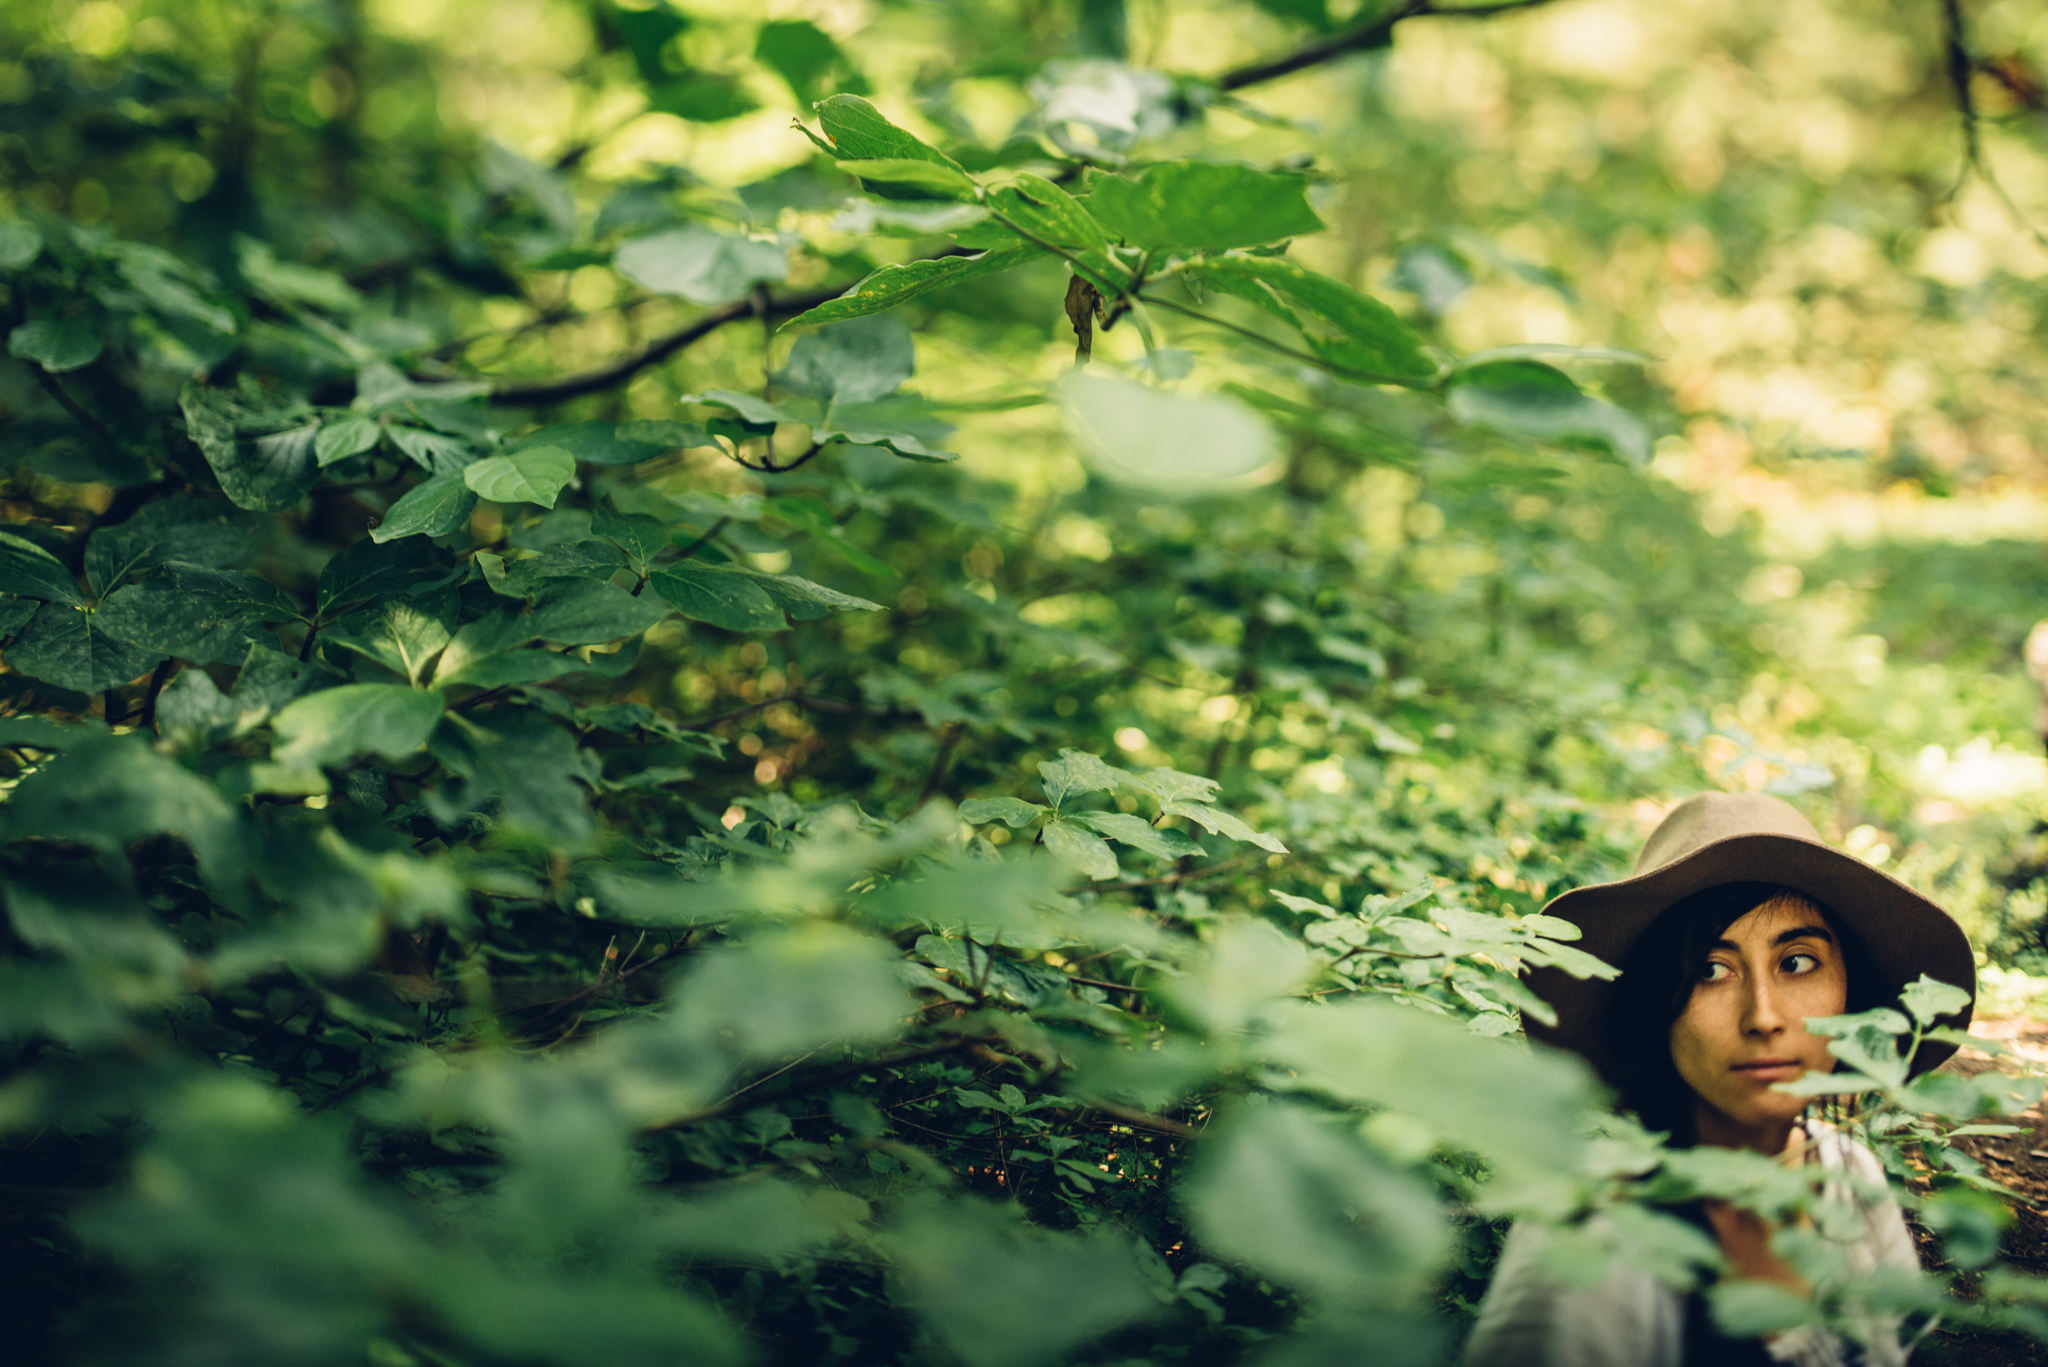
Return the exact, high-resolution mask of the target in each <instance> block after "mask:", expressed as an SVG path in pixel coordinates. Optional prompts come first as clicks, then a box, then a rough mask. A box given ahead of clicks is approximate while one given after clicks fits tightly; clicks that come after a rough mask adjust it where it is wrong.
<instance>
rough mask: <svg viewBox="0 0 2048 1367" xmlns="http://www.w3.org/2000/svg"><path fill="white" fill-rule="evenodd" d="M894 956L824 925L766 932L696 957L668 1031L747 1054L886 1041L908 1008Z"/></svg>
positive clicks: (766, 1055) (768, 1055)
mask: <svg viewBox="0 0 2048 1367" xmlns="http://www.w3.org/2000/svg"><path fill="white" fill-rule="evenodd" d="M899 962H900V960H899V958H898V956H897V955H896V954H894V953H893V952H891V951H890V950H889V948H888V947H887V946H886V945H884V944H883V943H882V942H881V941H879V940H876V939H874V938H873V937H870V936H867V935H861V934H857V933H855V932H853V931H851V930H848V929H846V928H845V927H843V926H836V925H832V924H830V923H829V922H811V923H809V924H805V925H800V926H796V927H792V928H790V929H786V930H774V931H769V932H767V933H765V934H760V935H756V936H754V937H751V938H750V939H749V940H748V942H747V944H746V945H745V946H744V947H743V948H737V949H727V950H719V951H714V952H712V953H709V954H705V955H703V956H701V957H700V959H699V961H698V962H697V964H695V965H694V966H693V967H692V968H691V969H690V970H689V971H688V972H687V973H685V974H683V975H682V980H681V981H680V982H679V983H678V984H677V985H676V987H675V989H674V994H673V995H674V1001H675V1010H674V1014H673V1015H672V1016H671V1017H670V1022H669V1027H670V1029H671V1030H672V1031H673V1032H674V1034H676V1035H678V1036H680V1037H682V1038H683V1039H701V1040H702V1041H704V1044H705V1045H706V1046H710V1047H719V1046H721V1045H722V1046H723V1047H724V1048H726V1049H730V1050H733V1051H734V1052H736V1053H738V1054H739V1056H740V1057H741V1058H744V1059H750V1060H767V1059H779V1058H783V1057H786V1056H788V1055H790V1054H793V1053H801V1052H802V1051H804V1050H806V1049H815V1048H817V1047H818V1046H819V1045H821V1044H825V1043H827V1042H829V1041H834V1040H845V1041H847V1042H848V1043H868V1042H872V1041H877V1040H886V1039H890V1038H892V1037H894V1036H896V1035H898V1034H901V1033H902V1031H903V1026H904V1024H905V1022H906V1020H907V1018H908V1017H909V1015H910V1013H911V1012H912V1011H914V1010H915V1009H916V1003H915V1002H913V1001H912V1000H911V998H910V994H909V993H907V992H905V991H904V990H903V978H902V974H901V973H900V972H899V970H898V964H899ZM714 1041H715V1042H716V1043H714Z"/></svg>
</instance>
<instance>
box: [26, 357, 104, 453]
mask: <svg viewBox="0 0 2048 1367" xmlns="http://www.w3.org/2000/svg"><path fill="white" fill-rule="evenodd" d="M29 369H31V370H33V371H34V372H35V375H36V383H37V384H40V385H41V386H42V387H43V389H44V391H45V392H47V393H48V394H49V396H50V397H51V398H53V399H55V400H56V401H57V402H58V403H60V404H62V405H64V411H65V412H66V413H69V414H70V415H71V416H72V417H74V418H76V419H78V422H79V425H80V426H82V427H84V428H85V430H86V431H88V432H90V433H92V434H93V435H94V436H96V437H98V438H99V439H100V440H101V441H104V442H106V443H107V444H108V445H110V446H117V445H119V444H120V443H119V442H118V441H117V440H116V439H115V437H114V434H113V432H112V431H110V430H109V429H108V427H107V425H106V424H105V423H103V422H101V421H100V420H99V419H98V418H96V417H94V416H93V415H92V414H91V413H90V412H89V411H88V410H87V409H86V408H85V407H84V405H82V404H80V403H79V402H78V400H76V399H74V398H72V397H71V391H70V390H68V389H66V388H65V387H64V386H63V384H62V382H60V381H59V380H58V379H57V377H56V376H55V375H52V374H51V373H50V372H49V371H47V370H45V369H43V367H42V365H41V364H40V363H37V364H34V365H31V366H30V367H29Z"/></svg>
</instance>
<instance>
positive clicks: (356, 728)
mask: <svg viewBox="0 0 2048 1367" xmlns="http://www.w3.org/2000/svg"><path fill="white" fill-rule="evenodd" d="M446 705H447V704H446V700H445V699H443V697H442V696H441V695H440V694H439V693H433V692H423V691H420V690H418V689H412V688H403V687H400V686H398V685H395V684H347V685H344V686H343V687H340V688H329V689H325V690H323V691H321V692H319V693H313V694H309V695H308V696H306V697H303V698H300V699H299V700H298V701H296V702H294V703H291V704H289V705H287V706H286V707H285V708H284V710H283V711H281V712H279V713H278V714H277V716H276V717H275V718H273V719H272V720H271V723H270V725H271V729H272V730H273V731H274V732H276V734H277V738H278V740H279V741H281V742H282V744H281V745H280V746H279V747H278V749H277V752H276V753H277V758H278V760H279V762H281V763H284V764H288V765H292V766H294V767H312V766H317V765H324V764H338V763H340V762H341V761H343V760H346V759H349V758H351V757H353V756H355V755H360V754H363V753H365V752H375V753H376V754H380V755H382V756H384V757H385V758H386V759H403V758H405V757H406V756H407V755H409V754H411V753H413V752H414V751H415V750H418V749H419V748H420V747H421V746H423V745H425V744H426V743H427V737H428V736H430V735H432V734H433V731H434V727H435V726H436V725H438V724H439V723H440V720H441V712H442V709H443V708H444V707H445V706H446Z"/></svg>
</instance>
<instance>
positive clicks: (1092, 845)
mask: <svg viewBox="0 0 2048 1367" xmlns="http://www.w3.org/2000/svg"><path fill="white" fill-rule="evenodd" d="M1040 838H1041V839H1043V840H1044V841H1045V848H1046V849H1047V850H1049V851H1051V853H1052V855H1053V857H1054V858H1056V859H1059V860H1061V861H1063V862H1064V863H1067V864H1070V865H1072V866H1073V867H1074V868H1076V869H1079V870H1080V871H1081V872H1082V873H1085V874H1087V875H1088V876H1089V877H1090V878H1114V877H1116V874H1117V866H1116V855H1115V854H1114V853H1113V852H1112V851H1111V850H1110V848H1109V846H1108V845H1105V844H1104V843H1103V842H1102V837H1101V836H1098V835H1096V834H1094V833H1093V832H1092V831H1088V830H1084V829H1083V828H1082V827H1080V826H1078V825H1076V824H1075V823H1074V822H1072V821H1068V820H1066V819H1064V818H1056V819H1054V820H1051V821H1048V822H1046V823H1045V826H1044V828H1043V829H1042V831H1041V832H1040Z"/></svg>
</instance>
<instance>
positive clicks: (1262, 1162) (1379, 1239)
mask: <svg viewBox="0 0 2048 1367" xmlns="http://www.w3.org/2000/svg"><path fill="white" fill-rule="evenodd" d="M1418 1062H1421V1061H1418ZM1423 1066H1425V1067H1426V1063H1424V1064H1423ZM1355 1128H1356V1126H1355V1123H1354V1124H1352V1125H1349V1126H1347V1125H1344V1124H1342V1123H1341V1122H1339V1121H1338V1120H1337V1118H1336V1117H1324V1116H1319V1115H1316V1114H1315V1113H1313V1112H1311V1111H1309V1110H1307V1109H1305V1108H1303V1107H1301V1106H1298V1105H1286V1104H1275V1105H1269V1106H1260V1107H1247V1108H1243V1109H1240V1110H1238V1111H1237V1112H1236V1113H1235V1114H1233V1115H1230V1116H1228V1117H1227V1118H1226V1119H1225V1120H1224V1121H1222V1122H1221V1123H1219V1124H1217V1125H1215V1126H1214V1133H1213V1136H1212V1137H1210V1138H1208V1139H1205V1140H1204V1142H1203V1148H1202V1152H1201V1154H1200V1160H1199V1165H1198V1166H1197V1168H1196V1171H1195V1172H1194V1174H1193V1175H1192V1176H1191V1177H1190V1178H1189V1180H1188V1183H1187V1190H1186V1195H1185V1200H1186V1202H1187V1207H1188V1214H1189V1216H1190V1218H1191V1220H1192V1223H1193V1225H1194V1228H1195V1232H1196V1234H1197V1235H1198V1236H1199V1237H1200V1238H1201V1240H1202V1246H1203V1248H1204V1249H1206V1250H1208V1251H1209V1252H1211V1253H1212V1254H1219V1255H1221V1256H1223V1257H1225V1258H1228V1259H1231V1260H1233V1261H1235V1262H1241V1263H1244V1264H1246V1265H1247V1266H1249V1267H1251V1268H1253V1269H1254V1270H1256V1271H1257V1272H1258V1273H1259V1274H1260V1275H1261V1276H1265V1277H1270V1278H1272V1279H1273V1280H1274V1281H1277V1282H1280V1283H1282V1284H1283V1285H1287V1286H1294V1287H1299V1288H1301V1289H1303V1290H1308V1291H1315V1292H1320V1293H1322V1294H1324V1295H1327V1296H1332V1297H1341V1296H1345V1295H1347V1294H1348V1295H1351V1296H1358V1295H1361V1294H1363V1295H1367V1296H1370V1297H1371V1298H1372V1299H1373V1300H1374V1301H1376V1302H1378V1303H1380V1304H1387V1303H1399V1302H1400V1301H1402V1300H1405V1299H1408V1298H1411V1297H1415V1296H1419V1295H1420V1294H1421V1293H1422V1292H1423V1291H1424V1290H1425V1289H1426V1288H1427V1287H1428V1286H1429V1285H1430V1284H1431V1282H1432V1281H1433V1280H1434V1278H1435V1277H1436V1275H1437V1272H1438V1268H1439V1266H1440V1265H1441V1263H1442V1262H1443V1260H1444V1259H1445V1258H1446V1257H1447V1256H1449V1254H1450V1252H1451V1250H1452V1247H1453V1244H1452V1240H1451V1234H1450V1230H1449V1229H1448V1228H1447V1227H1446V1226H1445V1223H1444V1220H1443V1216H1442V1214H1441V1213H1440V1211H1439V1210H1438V1207H1437V1203H1436V1201H1435V1199H1434V1197H1433V1196H1432V1195H1431V1193H1430V1191H1429V1189H1428V1188H1427V1187H1426V1186H1425V1185H1424V1184H1423V1183H1422V1182H1421V1180H1419V1179H1418V1178H1417V1177H1416V1176H1415V1175H1414V1174H1412V1173H1408V1172H1403V1171H1401V1170H1400V1169H1397V1168H1395V1167H1393V1166H1392V1165H1391V1164H1389V1163H1387V1162H1386V1161H1385V1160H1384V1159H1381V1158H1380V1157H1379V1156H1378V1155H1377V1154H1376V1153H1374V1152H1373V1151H1372V1150H1371V1149H1369V1148H1367V1147H1366V1146H1365V1145H1364V1144H1362V1143H1360V1142H1359V1141H1358V1139H1357V1138H1356V1137H1355V1134H1354V1133H1350V1132H1347V1131H1355Z"/></svg>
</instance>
